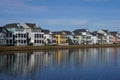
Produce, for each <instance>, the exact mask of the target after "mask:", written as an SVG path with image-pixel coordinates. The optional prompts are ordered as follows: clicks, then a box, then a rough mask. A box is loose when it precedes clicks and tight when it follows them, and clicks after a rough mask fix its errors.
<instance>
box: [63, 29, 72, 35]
mask: <svg viewBox="0 0 120 80" xmlns="http://www.w3.org/2000/svg"><path fill="white" fill-rule="evenodd" d="M62 32H64V33H65V34H67V35H72V32H71V31H65V30H63V31H62Z"/></svg>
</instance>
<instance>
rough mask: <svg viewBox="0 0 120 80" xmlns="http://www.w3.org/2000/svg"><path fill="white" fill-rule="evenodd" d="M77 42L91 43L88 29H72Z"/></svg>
mask: <svg viewBox="0 0 120 80" xmlns="http://www.w3.org/2000/svg"><path fill="white" fill-rule="evenodd" d="M73 33H74V34H75V38H76V39H77V41H76V42H77V43H78V44H79V45H80V44H89V43H91V34H90V32H89V31H88V29H76V30H74V31H73Z"/></svg>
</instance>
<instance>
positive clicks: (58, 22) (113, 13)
mask: <svg viewBox="0 0 120 80" xmlns="http://www.w3.org/2000/svg"><path fill="white" fill-rule="evenodd" d="M119 4H120V0H0V26H4V25H5V24H9V23H21V24H23V23H36V24H37V25H39V26H40V27H41V28H43V29H49V30H51V31H59V30H70V31H73V30H75V29H82V28H85V29H89V30H90V31H96V30H100V29H108V30H110V31H120V5H119Z"/></svg>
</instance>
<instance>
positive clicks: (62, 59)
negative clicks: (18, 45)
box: [0, 48, 120, 80]
mask: <svg viewBox="0 0 120 80" xmlns="http://www.w3.org/2000/svg"><path fill="white" fill-rule="evenodd" d="M0 80H120V48H84V49H62V50H46V51H33V52H8V53H2V52H1V53H0Z"/></svg>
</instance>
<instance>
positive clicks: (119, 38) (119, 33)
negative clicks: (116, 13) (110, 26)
mask: <svg viewBox="0 0 120 80" xmlns="http://www.w3.org/2000/svg"><path fill="white" fill-rule="evenodd" d="M118 44H120V32H118Z"/></svg>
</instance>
